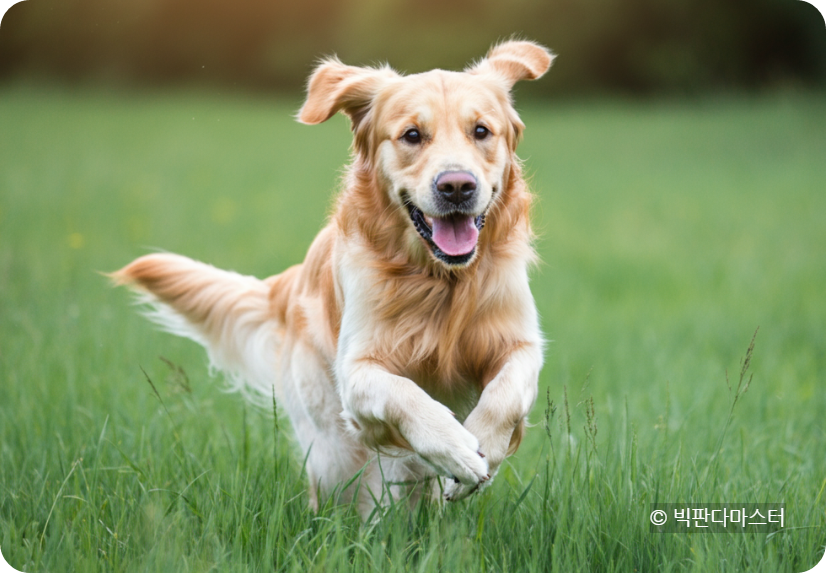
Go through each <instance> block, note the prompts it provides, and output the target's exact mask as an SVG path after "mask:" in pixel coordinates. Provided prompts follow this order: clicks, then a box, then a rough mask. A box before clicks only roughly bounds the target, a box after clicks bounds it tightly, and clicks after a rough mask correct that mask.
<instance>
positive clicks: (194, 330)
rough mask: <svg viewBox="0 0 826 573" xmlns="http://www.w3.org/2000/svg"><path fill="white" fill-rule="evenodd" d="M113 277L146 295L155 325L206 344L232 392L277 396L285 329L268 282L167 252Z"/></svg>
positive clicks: (257, 398)
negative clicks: (273, 311) (280, 341)
mask: <svg viewBox="0 0 826 573" xmlns="http://www.w3.org/2000/svg"><path fill="white" fill-rule="evenodd" d="M109 276H110V277H111V278H112V280H113V281H114V283H115V284H116V285H128V286H130V287H132V288H133V289H134V290H136V291H137V292H138V293H140V294H141V297H140V301H141V302H145V303H148V304H149V306H150V310H149V312H147V313H146V314H147V316H148V317H149V318H150V319H151V320H152V321H154V322H156V323H157V324H159V325H160V326H161V327H163V328H164V329H165V330H168V331H169V332H172V333H174V334H177V335H179V336H185V337H187V338H191V339H193V340H195V341H196V342H198V343H200V344H201V345H203V346H204V347H205V348H206V349H207V352H208V353H209V358H210V361H211V364H212V366H214V367H216V368H218V369H220V370H223V371H224V372H226V373H227V375H228V380H229V382H230V386H231V389H232V390H239V391H241V392H242V393H243V394H244V395H246V396H247V397H248V398H250V399H252V400H254V401H258V402H265V401H266V399H267V397H271V396H272V392H273V386H274V385H275V384H276V380H275V377H274V374H275V373H276V372H277V370H278V369H277V365H276V364H275V361H276V357H277V353H276V349H277V346H278V335H279V333H278V330H279V329H278V324H277V322H276V321H275V319H274V317H273V315H272V314H271V313H270V305H269V290H270V289H269V287H268V286H267V284H266V283H265V282H264V281H261V280H259V279H257V278H255V277H251V276H243V275H240V274H238V273H234V272H230V271H223V270H220V269H216V268H215V267H213V266H211V265H207V264H204V263H200V262H197V261H193V260H192V259H189V258H187V257H183V256H180V255H173V254H166V253H163V254H152V255H146V256H143V257H140V258H139V259H136V260H135V261H133V262H132V263H130V264H129V265H127V266H126V267H124V268H122V269H121V270H119V271H116V272H114V273H112V274H111V275H109Z"/></svg>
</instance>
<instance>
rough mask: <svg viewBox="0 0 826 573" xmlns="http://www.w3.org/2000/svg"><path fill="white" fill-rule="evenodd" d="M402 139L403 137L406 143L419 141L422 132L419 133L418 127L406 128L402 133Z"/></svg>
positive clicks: (420, 140)
mask: <svg viewBox="0 0 826 573" xmlns="http://www.w3.org/2000/svg"><path fill="white" fill-rule="evenodd" d="M402 139H404V140H405V141H406V142H407V143H413V144H416V143H421V142H422V134H421V133H419V130H418V129H415V128H413V129H408V130H407V131H405V132H404V135H402Z"/></svg>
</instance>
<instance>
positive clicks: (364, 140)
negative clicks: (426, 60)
mask: <svg viewBox="0 0 826 573" xmlns="http://www.w3.org/2000/svg"><path fill="white" fill-rule="evenodd" d="M552 58H553V56H552V55H551V54H550V53H549V52H548V51H547V50H546V49H545V48H543V47H541V46H539V45H537V44H534V43H532V42H525V41H511V42H506V43H504V44H500V45H498V46H495V47H494V48H492V49H491V50H490V52H489V53H488V55H487V57H486V58H485V59H483V60H482V61H480V62H478V63H477V64H475V65H473V66H471V67H469V68H468V69H466V70H465V71H464V72H449V71H444V70H432V71H429V72H425V73H421V74H415V75H409V76H403V75H400V74H398V73H396V72H394V71H393V70H391V69H389V68H386V67H385V68H361V67H354V66H347V65H344V64H342V63H341V62H339V61H338V60H335V59H330V60H326V61H324V62H322V63H321V65H320V66H319V67H318V68H317V69H316V70H315V72H314V73H313V75H312V76H311V78H310V82H309V88H308V94H307V100H306V102H305V103H304V106H303V107H302V108H301V110H300V111H299V114H298V119H299V121H301V122H302V123H306V124H317V123H321V122H323V121H326V120H327V119H329V118H330V117H332V116H333V115H334V114H335V113H336V112H338V111H343V112H344V113H345V114H347V116H349V117H350V119H351V121H352V125H353V132H354V134H355V151H356V154H357V161H359V162H360V163H361V165H362V166H364V167H365V168H366V169H369V170H371V171H372V172H373V173H374V175H375V179H376V181H377V182H378V185H379V187H381V192H383V193H384V194H385V195H386V198H387V200H388V201H389V203H390V204H391V205H392V206H393V207H394V208H396V209H397V210H398V211H399V212H401V213H403V214H404V216H405V218H406V219H407V220H408V221H409V225H408V234H409V235H411V236H413V237H415V240H417V241H419V242H423V243H424V244H425V245H426V248H427V249H428V250H429V251H430V253H431V254H432V255H433V256H434V257H435V258H436V259H437V260H438V261H440V262H441V263H442V264H444V265H446V266H448V267H453V268H456V267H462V266H465V265H467V264H469V263H470V262H471V261H472V260H473V258H474V257H475V255H476V252H477V243H478V241H479V234H480V232H481V231H482V228H483V226H484V224H485V216H486V214H487V213H488V212H489V210H490V209H491V206H492V205H493V204H494V202H495V201H497V195H498V194H500V192H501V191H502V189H503V187H504V186H505V185H507V183H508V180H509V175H510V171H511V169H512V167H513V164H514V161H515V160H516V159H515V154H514V152H515V149H516V144H517V142H518V141H519V138H520V135H521V133H522V130H523V129H524V125H523V124H522V122H521V121H520V119H519V116H518V115H517V113H516V111H515V110H514V108H513V106H512V104H511V99H510V90H511V88H512V87H513V85H514V84H515V83H516V82H517V81H519V80H525V79H536V78H539V77H540V76H542V75H543V74H544V73H545V72H546V71H547V70H548V68H549V67H550V65H551V61H552ZM382 202H384V201H382ZM416 235H418V237H416Z"/></svg>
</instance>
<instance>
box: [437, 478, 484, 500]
mask: <svg viewBox="0 0 826 573" xmlns="http://www.w3.org/2000/svg"><path fill="white" fill-rule="evenodd" d="M491 480H492V477H491V475H490V474H487V475H486V476H485V477H484V478H482V481H480V482H478V483H476V484H465V483H462V482H460V481H459V480H457V479H453V480H449V481H448V483H447V485H446V486H445V491H444V497H445V501H459V500H460V499H465V498H466V497H467V496H469V495H470V494H472V493H475V492H477V491H481V490H483V489H485V488H486V487H487V486H488V484H490V482H491Z"/></svg>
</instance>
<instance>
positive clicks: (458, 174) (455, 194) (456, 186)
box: [434, 171, 476, 205]
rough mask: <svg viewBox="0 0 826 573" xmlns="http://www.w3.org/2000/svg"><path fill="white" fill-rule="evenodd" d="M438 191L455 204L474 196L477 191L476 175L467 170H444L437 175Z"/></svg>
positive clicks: (436, 184)
mask: <svg viewBox="0 0 826 573" xmlns="http://www.w3.org/2000/svg"><path fill="white" fill-rule="evenodd" d="M434 185H435V186H436V191H438V192H439V194H440V195H441V196H442V197H444V198H445V199H447V200H448V201H450V202H451V203H453V204H455V205H459V204H460V203H463V202H465V201H467V200H468V199H470V198H471V197H473V194H474V193H475V192H476V177H474V176H473V174H472V173H469V172H467V171H444V172H442V173H440V174H439V175H438V177H436V181H435V183H434Z"/></svg>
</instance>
